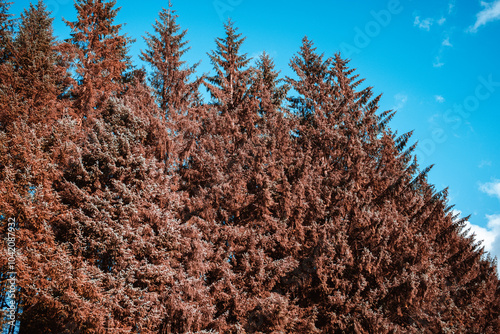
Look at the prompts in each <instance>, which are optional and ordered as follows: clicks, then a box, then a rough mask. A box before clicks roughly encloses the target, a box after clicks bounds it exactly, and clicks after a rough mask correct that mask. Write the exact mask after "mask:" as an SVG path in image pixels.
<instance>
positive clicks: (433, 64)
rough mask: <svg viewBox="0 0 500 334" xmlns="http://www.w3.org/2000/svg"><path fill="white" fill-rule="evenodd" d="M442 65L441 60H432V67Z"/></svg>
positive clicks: (437, 58)
mask: <svg viewBox="0 0 500 334" xmlns="http://www.w3.org/2000/svg"><path fill="white" fill-rule="evenodd" d="M443 65H444V63H443V62H441V59H440V58H439V56H438V57H436V59H435V60H434V63H432V66H434V67H443Z"/></svg>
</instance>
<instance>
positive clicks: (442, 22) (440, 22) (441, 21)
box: [437, 17, 446, 26]
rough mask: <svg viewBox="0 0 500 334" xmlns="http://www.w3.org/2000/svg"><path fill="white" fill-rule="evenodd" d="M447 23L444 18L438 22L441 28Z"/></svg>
mask: <svg viewBox="0 0 500 334" xmlns="http://www.w3.org/2000/svg"><path fill="white" fill-rule="evenodd" d="M445 22H446V18H445V17H442V18H440V19H439V20H438V21H437V24H439V25H440V26H442V25H443V24H444V23H445Z"/></svg>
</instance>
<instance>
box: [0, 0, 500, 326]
mask: <svg viewBox="0 0 500 334" xmlns="http://www.w3.org/2000/svg"><path fill="white" fill-rule="evenodd" d="M9 6H10V4H9V2H7V1H5V0H0V230H1V233H2V237H3V239H4V240H5V242H3V243H2V246H1V247H0V251H1V256H0V267H1V268H2V270H1V272H0V284H1V289H0V302H1V304H2V310H3V312H4V314H3V317H2V318H1V319H2V320H1V322H0V323H1V324H2V325H3V331H4V333H29V334H33V333H343V332H354V333H399V332H405V333H406V332H409V333H422V332H424V333H445V332H452V333H498V332H499V331H500V285H499V280H498V276H497V273H496V261H495V260H494V259H491V258H490V257H489V255H488V254H487V253H485V252H484V249H483V248H482V247H481V245H480V244H478V243H477V242H476V241H475V239H474V237H473V236H469V235H468V234H467V231H466V230H464V226H465V221H466V220H467V218H462V219H459V218H458V217H457V216H456V215H454V213H453V212H454V211H453V210H452V207H453V206H451V205H449V203H448V199H447V190H446V189H444V190H438V189H435V187H434V186H433V185H432V184H430V183H429V182H428V180H427V177H426V175H427V173H428V172H429V170H430V168H431V167H427V166H419V165H418V163H417V160H416V158H415V156H414V154H413V151H414V149H415V147H416V144H414V145H408V143H409V140H410V137H411V133H405V134H403V135H399V136H398V135H397V134H396V133H395V132H394V131H393V130H391V129H390V128H389V126H388V123H389V122H390V120H391V118H392V117H393V116H394V113H395V112H394V111H392V110H388V111H380V110H379V109H378V102H379V99H380V96H374V94H373V91H372V88H371V87H366V88H362V87H364V86H363V85H362V83H363V79H361V78H360V77H359V76H358V74H356V72H355V70H354V69H353V68H351V67H350V66H349V61H348V60H346V59H344V58H343V57H342V56H341V55H340V54H335V55H332V56H326V55H323V54H321V53H318V51H317V50H316V47H315V45H314V43H313V42H312V41H311V40H309V39H308V38H307V37H304V39H303V40H302V45H301V47H300V49H299V50H298V51H297V53H296V54H295V56H294V57H293V58H292V59H291V60H290V67H291V68H292V69H293V71H294V73H295V75H294V76H293V77H284V78H283V77H281V76H280V72H279V70H277V69H276V68H275V66H274V62H273V59H272V58H271V57H270V56H269V55H268V54H267V53H265V52H264V53H262V54H261V56H260V57H259V58H258V59H256V60H255V61H252V60H251V59H250V58H249V57H248V56H247V55H246V54H244V53H242V52H241V46H242V44H243V43H244V42H245V37H243V35H242V33H241V32H239V30H238V28H237V27H236V25H235V24H234V23H233V22H231V21H228V22H227V23H226V24H225V25H224V28H225V35H224V36H223V37H220V38H217V39H216V40H215V44H214V49H213V51H210V52H209V57H210V60H211V63H212V65H213V73H212V74H211V75H199V76H197V72H196V66H197V64H187V63H186V61H185V60H183V56H184V54H185V52H186V51H187V50H188V49H189V46H188V41H187V40H186V30H183V29H182V28H181V27H180V26H179V24H178V23H177V16H176V14H175V11H174V10H173V9H172V6H171V5H170V4H169V6H168V8H166V9H163V10H162V11H161V12H160V13H159V16H158V19H157V20H156V22H154V24H153V26H152V30H151V32H150V33H148V34H147V35H146V36H145V37H144V38H145V40H146V44H147V49H146V50H144V51H143V52H142V54H141V59H142V60H143V61H145V62H146V63H147V64H148V65H149V66H150V69H151V71H150V72H149V73H146V71H145V70H144V69H138V68H136V67H135V65H134V64H133V63H132V61H131V58H130V57H129V56H128V54H127V52H128V46H129V45H130V43H131V42H132V40H131V39H130V37H128V36H126V35H124V34H123V33H122V32H121V25H119V24H116V23H115V22H114V21H115V17H116V14H117V12H118V8H117V7H116V1H106V0H77V1H76V2H75V9H76V11H77V14H78V16H77V19H76V21H74V22H66V23H67V25H68V26H69V28H70V29H71V37H70V38H69V39H68V40H65V41H60V40H57V39H56V38H55V37H54V35H53V31H52V21H53V20H52V19H51V18H50V13H49V12H48V11H47V8H46V6H45V5H44V3H43V2H42V1H41V0H40V1H38V3H37V4H30V5H29V6H28V7H27V8H26V10H25V11H24V13H23V14H22V15H21V18H20V20H18V21H13V19H12V16H11V15H10V14H9ZM204 90H207V91H208V92H209V96H210V97H209V98H208V99H207V98H203V95H202V94H201V92H203V91H204Z"/></svg>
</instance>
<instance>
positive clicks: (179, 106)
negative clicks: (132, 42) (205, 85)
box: [141, 2, 200, 117]
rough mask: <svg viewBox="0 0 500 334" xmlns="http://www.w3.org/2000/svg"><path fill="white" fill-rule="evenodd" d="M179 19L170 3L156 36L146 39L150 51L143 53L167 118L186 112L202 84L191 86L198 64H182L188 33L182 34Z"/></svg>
mask: <svg viewBox="0 0 500 334" xmlns="http://www.w3.org/2000/svg"><path fill="white" fill-rule="evenodd" d="M177 17H178V16H177V15H175V11H174V10H172V3H171V2H169V7H168V9H165V8H163V9H162V11H161V12H160V14H159V20H157V21H156V23H155V25H154V26H153V28H154V30H155V34H154V35H152V34H149V33H148V34H147V37H146V38H145V40H146V43H147V45H148V49H147V50H146V51H143V52H142V53H141V59H142V60H144V61H146V62H148V63H149V64H150V65H151V67H152V68H153V74H152V77H151V80H150V83H151V87H152V88H153V90H154V93H155V96H156V99H157V101H158V103H159V105H160V108H161V110H163V112H164V113H165V115H166V116H167V117H171V116H172V115H175V114H183V113H184V112H186V110H187V108H188V107H189V106H190V105H191V104H192V103H193V101H194V100H195V99H196V98H197V95H198V86H199V84H200V80H196V81H195V82H193V83H190V82H189V77H190V76H191V75H192V74H194V72H195V68H196V66H197V64H195V65H194V66H192V67H187V65H186V62H185V61H182V60H181V58H182V56H183V55H184V54H185V53H186V52H187V51H188V50H189V48H185V46H186V44H187V43H188V42H187V41H185V37H186V33H187V30H183V31H180V26H179V24H177V22H176V21H177Z"/></svg>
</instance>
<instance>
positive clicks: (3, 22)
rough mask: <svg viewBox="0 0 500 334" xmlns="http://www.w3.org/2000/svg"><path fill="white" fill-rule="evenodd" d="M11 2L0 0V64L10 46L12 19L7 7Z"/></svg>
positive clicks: (8, 51) (7, 56)
mask: <svg viewBox="0 0 500 334" xmlns="http://www.w3.org/2000/svg"><path fill="white" fill-rule="evenodd" d="M11 5H12V2H8V1H7V0H0V65H1V64H3V63H5V61H6V60H7V59H8V58H9V55H10V47H11V46H12V35H13V20H12V19H11V16H12V14H10V13H9V8H10V6H11Z"/></svg>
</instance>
